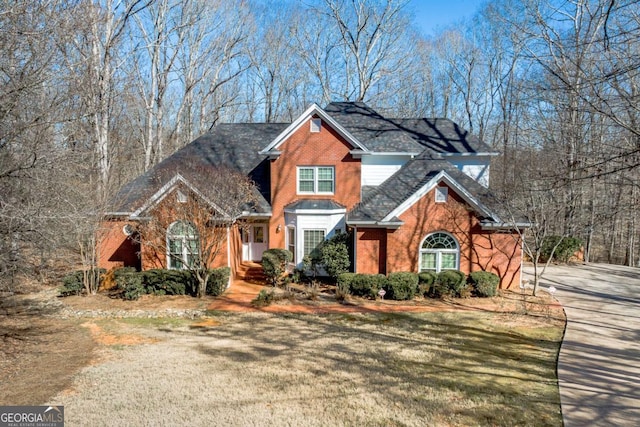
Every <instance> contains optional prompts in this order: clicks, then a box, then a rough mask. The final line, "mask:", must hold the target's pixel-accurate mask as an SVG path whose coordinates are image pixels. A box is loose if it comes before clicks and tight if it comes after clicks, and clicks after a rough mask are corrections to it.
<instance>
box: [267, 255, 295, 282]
mask: <svg viewBox="0 0 640 427" xmlns="http://www.w3.org/2000/svg"><path fill="white" fill-rule="evenodd" d="M292 259H293V254H292V253H291V252H290V251H288V250H286V249H268V250H266V251H264V253H263V254H262V270H263V271H264V275H265V276H267V280H269V282H271V284H272V285H273V286H277V285H278V284H279V283H280V281H281V279H282V276H283V275H284V273H285V272H286V271H287V263H289V262H291V260H292Z"/></svg>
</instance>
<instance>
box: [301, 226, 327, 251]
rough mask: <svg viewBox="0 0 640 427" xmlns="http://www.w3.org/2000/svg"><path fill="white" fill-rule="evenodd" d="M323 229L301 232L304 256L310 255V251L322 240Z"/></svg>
mask: <svg viewBox="0 0 640 427" xmlns="http://www.w3.org/2000/svg"><path fill="white" fill-rule="evenodd" d="M324 236H325V230H304V232H303V237H302V239H303V242H302V245H303V248H304V254H303V255H304V256H307V255H310V254H311V252H313V251H314V250H316V249H317V248H318V246H320V243H322V242H323V241H324Z"/></svg>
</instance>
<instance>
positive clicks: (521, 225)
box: [480, 222, 533, 231]
mask: <svg viewBox="0 0 640 427" xmlns="http://www.w3.org/2000/svg"><path fill="white" fill-rule="evenodd" d="M480 225H481V227H482V229H483V230H504V231H513V230H521V229H525V228H531V227H532V226H533V224H531V223H530V222H483V223H481V224H480Z"/></svg>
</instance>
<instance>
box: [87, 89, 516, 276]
mask: <svg viewBox="0 0 640 427" xmlns="http://www.w3.org/2000/svg"><path fill="white" fill-rule="evenodd" d="M496 154H497V153H495V152H494V151H493V150H492V149H491V148H490V147H489V146H487V145H486V144H485V143H483V142H482V141H480V140H479V139H478V138H476V137H474V136H473V135H470V134H469V133H468V132H467V131H465V130H464V129H461V128H460V127H459V126H458V125H456V124H455V123H453V122H452V121H450V120H447V119H428V118H417V119H390V118H385V117H383V116H381V115H380V114H378V113H377V112H376V111H374V110H373V109H372V108H370V107H369V106H367V105H365V104H364V103H359V102H334V103H331V104H329V105H328V106H326V107H325V108H320V107H319V106H317V105H315V104H314V105H312V106H310V107H309V108H308V109H307V110H306V111H305V112H304V113H302V114H301V115H300V116H299V117H298V118H297V119H296V120H295V121H294V122H293V123H283V124H275V123H242V124H220V125H217V126H216V127H215V128H214V129H213V130H212V131H211V132H210V133H208V134H206V135H203V136H201V137H200V138H198V139H196V140H195V141H193V142H192V143H191V144H189V145H187V146H185V147H184V148H182V149H181V150H179V151H177V152H176V153H175V154H173V155H172V156H170V157H168V158H167V159H165V160H164V161H162V162H161V163H159V164H158V165H156V166H155V167H154V168H153V169H151V170H150V171H149V172H147V173H146V174H144V175H142V176H140V177H138V178H137V179H135V180H134V181H132V182H130V183H129V184H127V185H126V186H125V187H123V188H122V189H121V191H120V192H119V193H118V195H117V196H116V198H115V199H114V203H113V209H112V212H109V214H108V216H107V218H106V220H105V230H106V231H105V234H104V235H103V238H102V239H100V247H99V255H100V266H101V267H105V268H113V267H119V266H128V265H131V266H136V267H137V268H142V269H147V268H152V267H164V268H180V267H181V266H183V265H184V263H188V262H189V259H188V257H189V256H191V255H192V254H190V253H189V251H188V250H186V249H185V248H188V247H189V244H188V241H189V239H193V238H197V233H198V231H197V225H195V224H184V223H182V222H180V223H176V224H173V225H172V226H168V227H167V230H166V233H167V244H166V246H165V247H166V249H165V250H166V251H167V252H171V251H173V256H170V255H171V254H169V253H167V254H158V250H157V247H153V248H152V247H151V245H149V246H148V247H147V245H145V242H144V241H142V242H139V241H138V240H137V239H132V238H131V236H130V234H131V230H133V229H135V228H138V229H140V227H145V221H148V220H149V218H153V217H154V215H155V216H158V215H164V216H165V217H166V216H167V215H169V216H170V215H171V206H172V204H175V203H181V199H184V198H186V197H197V198H199V199H200V200H204V201H207V200H209V199H210V198H209V197H208V194H210V193H211V192H215V191H216V188H212V187H214V186H213V185H211V184H209V183H208V180H207V176H213V175H212V174H216V173H218V172H219V171H221V170H223V169H225V168H226V169H232V170H235V171H237V172H240V173H242V174H244V175H246V176H248V177H249V178H250V179H251V180H253V181H254V182H255V184H256V186H257V190H258V192H259V194H256V195H255V196H256V197H255V202H254V203H253V204H252V205H251V208H250V209H249V208H248V209H247V210H245V211H244V212H243V213H242V214H240V215H237V217H236V218H234V220H235V221H236V224H241V223H242V224H243V226H242V227H233V226H232V227H227V230H226V233H227V234H226V236H225V239H226V241H225V244H224V247H223V249H222V250H221V251H220V252H219V253H218V254H217V257H216V259H215V261H214V262H213V263H212V267H217V266H224V265H226V266H229V267H231V269H232V272H235V271H237V269H238V267H239V266H240V264H241V263H242V262H243V261H259V260H260V259H261V256H262V253H263V252H264V251H265V250H266V249H268V248H286V249H289V250H290V251H291V252H292V253H293V255H294V263H296V264H300V263H301V262H302V259H303V257H304V256H305V255H307V254H309V253H310V252H311V251H312V250H313V249H314V248H316V247H317V245H318V244H320V242H322V241H323V240H324V239H327V238H329V237H331V236H333V235H334V234H336V233H344V232H350V233H351V236H352V238H353V245H352V246H353V253H352V259H353V265H352V269H353V271H355V272H358V273H382V274H388V273H390V272H395V271H413V272H419V271H424V270H432V271H436V272H439V271H441V270H444V269H460V270H462V271H463V272H465V273H469V272H472V271H476V270H485V271H491V272H494V273H496V274H497V275H498V276H500V278H501V287H503V288H509V287H511V286H514V285H515V286H517V285H519V284H520V272H521V258H522V247H521V241H520V237H519V233H518V232H517V227H521V228H522V227H526V226H527V224H519V223H517V222H516V221H514V220H513V217H512V216H511V215H509V213H508V211H507V210H506V209H504V207H503V206H502V205H501V204H500V203H499V202H498V200H497V199H496V198H495V197H494V196H493V195H492V194H491V192H490V191H489V189H488V185H489V165H490V160H491V158H492V157H493V156H495V155H496ZM182 202H184V200H182ZM214 205H215V203H211V206H212V207H213V208H214V209H215V206H214ZM167 219H168V220H169V221H168V222H171V221H170V220H171V218H167ZM179 243H180V244H179ZM182 253H184V256H183V258H184V259H182V258H181V256H182V255H181V254H182ZM176 254H177V258H178V261H179V262H175V261H172V259H174V260H175V259H176Z"/></svg>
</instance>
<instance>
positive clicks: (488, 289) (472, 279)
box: [468, 271, 500, 297]
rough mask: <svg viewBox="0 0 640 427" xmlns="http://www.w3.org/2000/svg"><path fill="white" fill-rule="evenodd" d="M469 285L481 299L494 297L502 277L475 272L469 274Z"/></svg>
mask: <svg viewBox="0 0 640 427" xmlns="http://www.w3.org/2000/svg"><path fill="white" fill-rule="evenodd" d="M468 280H469V283H470V284H471V286H473V292H474V293H475V294H476V295H477V296H479V297H493V296H495V295H496V292H497V290H498V285H499V284H500V277H498V275H496V274H494V273H491V272H489V271H474V272H473V273H471V274H469V279H468Z"/></svg>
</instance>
